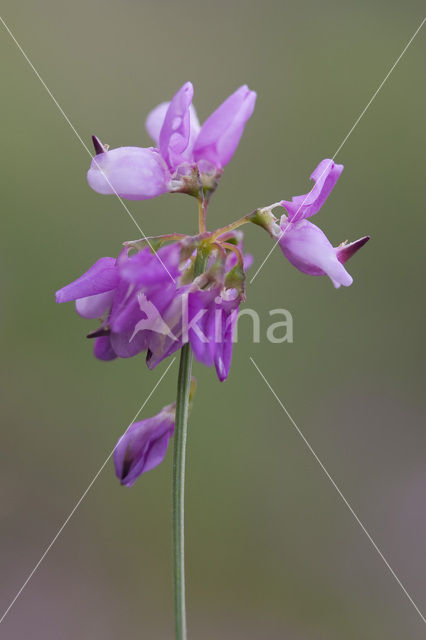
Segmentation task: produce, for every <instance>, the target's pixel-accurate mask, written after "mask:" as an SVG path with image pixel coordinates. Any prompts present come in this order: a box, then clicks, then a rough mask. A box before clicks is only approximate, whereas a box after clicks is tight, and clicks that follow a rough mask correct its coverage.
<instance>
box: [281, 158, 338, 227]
mask: <svg viewBox="0 0 426 640" xmlns="http://www.w3.org/2000/svg"><path fill="white" fill-rule="evenodd" d="M342 171H343V165H342V164H335V163H334V162H333V160H329V159H325V160H322V161H321V162H320V163H319V165H318V166H317V168H316V169H315V171H314V172H313V173H312V175H311V180H314V182H315V185H314V186H313V187H312V189H311V190H310V191H309V192H308V193H305V194H304V195H303V196H295V197H294V198H292V200H291V202H289V201H288V200H281V203H280V204H281V206H282V207H284V208H285V209H286V210H287V213H288V220H289V222H298V221H299V220H303V219H304V218H310V217H311V216H313V215H315V214H316V213H318V211H319V210H320V209H321V207H322V205H323V204H324V202H325V201H326V199H327V198H328V196H329V195H330V193H331V191H332V190H333V188H334V185H335V184H336V182H337V180H338V179H339V177H340V174H341V173H342Z"/></svg>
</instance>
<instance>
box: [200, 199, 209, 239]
mask: <svg viewBox="0 0 426 640" xmlns="http://www.w3.org/2000/svg"><path fill="white" fill-rule="evenodd" d="M206 214H207V202H206V201H205V199H204V196H203V197H202V198H199V200H198V230H199V232H200V233H205V232H206V231H207V226H206Z"/></svg>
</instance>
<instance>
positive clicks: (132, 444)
mask: <svg viewBox="0 0 426 640" xmlns="http://www.w3.org/2000/svg"><path fill="white" fill-rule="evenodd" d="M174 428H175V404H170V405H168V406H167V407H164V408H163V409H162V410H161V411H160V413H158V414H157V415H155V416H153V417H152V418H147V419H145V420H141V421H140V422H134V423H133V424H131V425H130V427H129V428H128V429H127V431H126V432H125V433H124V434H123V435H122V436H121V438H120V439H119V440H118V442H117V444H116V445H115V449H114V465H115V473H116V475H117V477H118V478H119V480H120V482H121V484H122V485H125V486H126V487H131V486H132V484H133V483H134V482H135V480H136V479H137V478H138V477H139V476H140V475H142V473H145V472H146V471H150V470H151V469H154V467H157V466H158V465H159V464H160V463H161V462H162V461H163V460H164V456H165V455H166V451H167V446H168V444H169V440H170V437H171V436H172V435H173V432H174Z"/></svg>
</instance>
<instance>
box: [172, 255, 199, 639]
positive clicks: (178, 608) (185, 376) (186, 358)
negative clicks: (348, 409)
mask: <svg viewBox="0 0 426 640" xmlns="http://www.w3.org/2000/svg"><path fill="white" fill-rule="evenodd" d="M207 257H208V256H207V255H205V254H204V253H203V252H202V251H199V252H198V254H197V257H196V259H195V269H194V275H195V277H196V276H199V275H201V274H202V273H204V271H205V268H206V264H207ZM191 370H192V351H191V346H190V344H189V343H187V344H185V345H184V346H183V347H182V349H181V354H180V364H179V376H178V385H177V398H176V420H175V435H174V441H175V444H174V452H173V512H172V520H173V525H172V526H173V588H174V611H175V638H176V640H186V637H187V636H186V605H185V536H184V520H185V457H186V437H187V430H188V412H189V394H190V390H191Z"/></svg>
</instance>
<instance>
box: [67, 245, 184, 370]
mask: <svg viewBox="0 0 426 640" xmlns="http://www.w3.org/2000/svg"><path fill="white" fill-rule="evenodd" d="M180 250H181V249H180V245H179V243H174V244H171V245H168V246H165V247H162V248H161V249H159V250H158V252H157V253H156V254H153V253H151V251H150V249H149V248H148V247H146V248H145V249H142V250H141V251H138V252H137V253H136V254H134V255H129V248H125V249H124V250H123V251H122V252H121V253H120V255H119V256H118V258H117V259H115V258H101V259H100V260H98V261H97V262H96V263H95V264H94V265H93V266H92V267H90V269H89V270H88V271H87V272H86V273H84V274H83V275H82V276H80V278H77V280H75V281H74V282H72V283H70V284H69V285H67V286H65V287H63V288H62V289H60V290H59V291H57V293H56V301H57V302H69V301H71V300H75V302H76V309H77V312H78V313H79V314H80V315H82V316H83V317H85V318H92V319H93V318H99V319H100V320H101V326H100V327H99V328H98V329H96V330H95V331H94V332H92V333H91V334H89V337H93V338H95V346H94V353H95V356H96V357H97V358H99V359H100V360H113V359H114V358H116V357H117V356H118V357H120V358H128V357H131V356H134V355H136V354H138V353H140V352H141V351H145V350H146V349H147V340H148V336H149V335H150V333H151V332H153V331H154V332H155V331H158V330H161V329H162V328H163V327H162V326H160V325H159V323H160V322H161V313H162V311H163V310H164V308H165V307H166V306H167V305H168V304H169V302H170V300H171V299H172V298H173V296H174V295H175V292H176V288H177V280H178V279H179V277H180V273H181V272H180Z"/></svg>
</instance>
